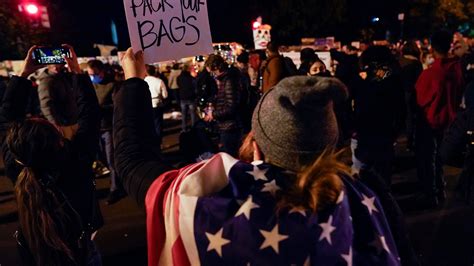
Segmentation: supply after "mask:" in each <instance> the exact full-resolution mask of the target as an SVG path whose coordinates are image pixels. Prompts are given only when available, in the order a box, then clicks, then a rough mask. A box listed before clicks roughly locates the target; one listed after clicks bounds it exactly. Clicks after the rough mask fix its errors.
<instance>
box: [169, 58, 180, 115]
mask: <svg viewBox="0 0 474 266" xmlns="http://www.w3.org/2000/svg"><path fill="white" fill-rule="evenodd" d="M179 75H181V69H180V68H179V64H177V63H176V64H174V65H173V68H172V69H171V70H170V74H169V76H168V88H169V89H170V90H169V92H170V94H171V97H172V100H173V102H172V103H173V104H175V105H176V106H180V99H179V89H180V88H179V85H178V77H179Z"/></svg>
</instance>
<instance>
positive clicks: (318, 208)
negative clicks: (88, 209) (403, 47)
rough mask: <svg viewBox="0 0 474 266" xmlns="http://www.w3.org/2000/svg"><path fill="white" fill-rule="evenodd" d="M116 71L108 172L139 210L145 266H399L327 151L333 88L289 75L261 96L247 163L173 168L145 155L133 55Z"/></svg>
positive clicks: (372, 202)
mask: <svg viewBox="0 0 474 266" xmlns="http://www.w3.org/2000/svg"><path fill="white" fill-rule="evenodd" d="M122 64H123V65H124V69H125V72H126V76H127V81H126V82H125V83H124V85H123V86H122V88H121V89H120V90H119V91H118V92H117V93H116V94H115V102H116V105H115V116H114V118H115V131H114V135H115V137H116V139H117V140H119V141H117V146H116V150H115V152H116V155H117V156H116V158H117V167H118V168H117V169H118V170H119V172H120V176H122V177H123V178H124V183H125V184H126V189H127V190H128V191H130V195H131V196H132V197H133V198H134V199H135V200H137V201H138V202H139V204H141V205H143V204H144V205H146V210H147V232H148V235H147V238H148V250H149V252H148V262H149V263H150V264H151V265H170V264H180V263H187V264H191V263H200V264H203V265H224V264H248V263H250V264H258V265H267V264H283V265H290V264H298V265H299V264H305V263H306V264H311V265H316V264H324V265H335V264H344V265H345V264H349V265H400V261H399V259H398V251H397V247H396V246H395V243H394V240H393V237H392V234H391V232H390V229H389V225H388V223H387V221H386V218H385V215H384V208H383V207H382V206H381V204H380V202H379V200H378V198H377V196H376V195H375V194H374V192H372V191H371V190H370V189H368V188H367V187H366V186H365V185H363V184H362V183H361V182H359V181H358V180H357V179H353V178H351V177H350V173H349V169H348V167H347V166H346V165H345V164H343V163H342V162H341V161H339V160H338V159H337V153H335V152H334V145H335V143H336V142H337V137H338V135H339V134H338V132H337V131H338V127H337V122H336V120H335V114H334V112H333V109H332V105H333V102H336V101H340V100H342V99H343V98H345V97H346V95H347V92H346V90H345V87H344V85H343V84H342V83H340V82H339V81H337V80H335V79H325V78H319V77H292V78H288V79H285V80H284V81H282V82H281V83H279V84H278V85H277V86H276V87H274V89H272V90H270V91H269V92H267V93H266V94H265V95H264V96H263V97H262V99H261V101H260V102H259V104H258V107H257V109H256V111H255V113H254V117H253V122H252V130H253V134H251V135H249V137H248V138H247V140H246V142H245V144H244V146H243V147H242V157H251V158H249V160H251V161H253V164H250V163H248V162H246V161H244V160H242V161H239V160H237V159H235V158H233V157H231V156H230V155H228V154H225V153H221V154H218V155H215V156H214V157H213V158H211V159H210V160H207V161H203V162H201V163H197V164H193V165H189V166H186V167H184V168H182V169H178V170H173V169H172V168H171V167H169V166H167V165H166V164H164V163H163V162H162V161H160V160H159V158H158V157H156V154H154V152H153V150H151V149H150V148H149V145H146V144H149V143H150V142H151V141H153V135H154V131H153V130H151V128H150V127H149V123H148V122H147V121H148V120H151V108H150V107H149V106H145V105H143V104H141V103H142V101H143V98H145V99H146V98H150V96H149V92H148V89H147V87H146V83H144V82H143V80H141V78H142V77H143V75H144V66H143V53H141V52H139V53H137V54H136V55H134V54H133V51H132V50H131V49H129V50H128V51H127V53H126V55H125V57H124V58H123V63H122ZM315 102H317V103H318V104H314V103H315ZM282 125H284V126H282ZM130 154H134V156H130ZM178 225H179V226H178ZM189 232H192V233H189ZM235 232H238V234H236V233H235Z"/></svg>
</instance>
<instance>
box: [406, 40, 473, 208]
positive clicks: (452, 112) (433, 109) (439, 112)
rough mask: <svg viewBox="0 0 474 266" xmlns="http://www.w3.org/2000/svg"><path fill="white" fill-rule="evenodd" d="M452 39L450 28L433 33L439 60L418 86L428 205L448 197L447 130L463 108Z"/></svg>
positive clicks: (420, 156) (421, 171)
mask: <svg viewBox="0 0 474 266" xmlns="http://www.w3.org/2000/svg"><path fill="white" fill-rule="evenodd" d="M452 41H453V35H452V34H451V33H449V32H447V31H438V32H436V33H435V34H433V36H432V38H431V47H432V52H433V55H434V58H435V61H434V63H433V65H432V67H431V68H429V69H426V70H424V71H423V72H422V73H421V76H420V77H419V79H418V81H417V83H416V86H415V88H416V99H417V104H418V107H419V110H420V114H419V115H418V116H417V129H416V157H417V164H418V166H417V168H418V169H417V170H418V179H419V181H420V183H421V185H422V187H423V193H422V194H421V195H420V198H419V200H418V202H419V204H420V205H422V207H428V208H429V207H436V206H437V205H438V204H439V202H440V201H441V202H442V201H444V200H445V199H446V192H445V190H444V188H445V181H444V177H443V162H442V160H441V157H440V147H441V142H442V140H443V134H444V131H445V130H446V129H447V128H448V126H449V125H450V124H451V123H452V122H453V121H454V119H455V117H456V113H457V112H458V110H459V106H460V104H461V98H462V94H463V90H464V81H463V71H462V64H461V60H460V59H459V57H457V56H454V57H451V56H450V55H449V50H450V48H451V43H452Z"/></svg>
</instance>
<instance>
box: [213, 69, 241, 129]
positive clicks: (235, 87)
mask: <svg viewBox="0 0 474 266" xmlns="http://www.w3.org/2000/svg"><path fill="white" fill-rule="evenodd" d="M241 80H242V79H241V77H240V71H239V70H238V69H237V68H234V67H231V68H229V69H228V70H226V71H225V72H224V73H222V74H221V75H220V76H219V77H217V78H216V82H217V95H216V98H215V105H214V112H213V113H212V116H213V117H214V119H215V120H216V121H217V126H218V127H219V130H220V131H231V130H238V129H240V128H241V127H242V125H241V113H240V111H241V110H240V108H239V107H240V100H241V91H242V84H241Z"/></svg>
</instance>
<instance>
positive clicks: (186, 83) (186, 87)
mask: <svg viewBox="0 0 474 266" xmlns="http://www.w3.org/2000/svg"><path fill="white" fill-rule="evenodd" d="M178 87H179V89H180V90H179V98H180V99H181V101H191V102H195V101H196V87H195V86H194V78H193V76H191V73H189V71H183V72H181V75H179V76H178Z"/></svg>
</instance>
